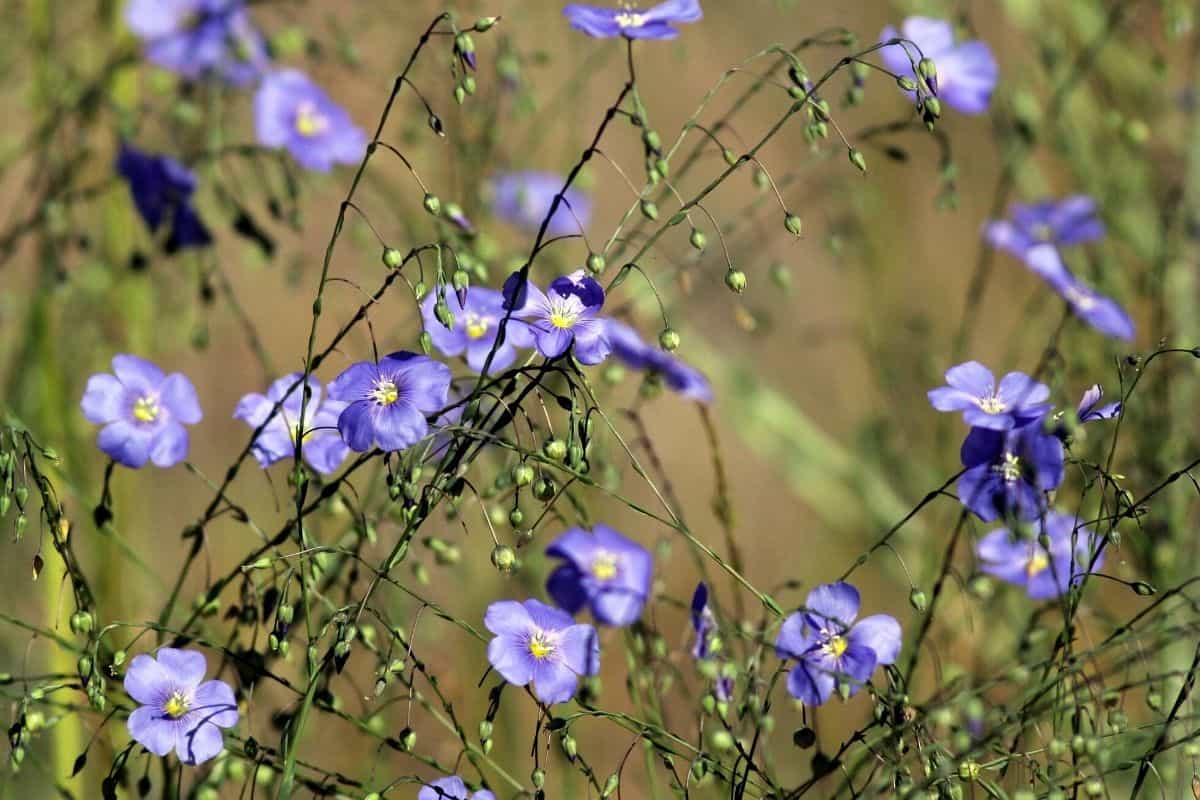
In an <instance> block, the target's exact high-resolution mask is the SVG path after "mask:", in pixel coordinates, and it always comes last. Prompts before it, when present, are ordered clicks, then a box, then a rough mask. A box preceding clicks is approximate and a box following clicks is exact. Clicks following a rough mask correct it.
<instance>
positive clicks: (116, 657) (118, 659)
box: [112, 650, 126, 667]
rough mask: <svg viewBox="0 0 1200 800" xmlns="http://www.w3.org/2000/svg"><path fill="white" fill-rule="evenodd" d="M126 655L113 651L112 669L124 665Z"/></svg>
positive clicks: (121, 651)
mask: <svg viewBox="0 0 1200 800" xmlns="http://www.w3.org/2000/svg"><path fill="white" fill-rule="evenodd" d="M125 656H126V653H125V651H124V650H115V651H113V654H112V663H113V666H114V667H119V666H121V665H122V664H124V663H125Z"/></svg>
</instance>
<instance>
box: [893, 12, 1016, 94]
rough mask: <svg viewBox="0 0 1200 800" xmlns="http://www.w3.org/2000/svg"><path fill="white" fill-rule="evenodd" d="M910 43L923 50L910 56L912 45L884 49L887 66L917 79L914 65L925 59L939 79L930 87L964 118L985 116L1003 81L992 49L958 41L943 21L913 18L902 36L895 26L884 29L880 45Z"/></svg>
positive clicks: (975, 42)
mask: <svg viewBox="0 0 1200 800" xmlns="http://www.w3.org/2000/svg"><path fill="white" fill-rule="evenodd" d="M896 38H900V39H907V40H909V41H910V42H913V43H914V44H916V46H917V47H918V48H920V53H917V52H910V49H911V46H910V45H903V44H898V45H893V46H891V47H885V48H883V53H882V56H883V63H884V65H885V66H887V68H888V69H889V70H891V71H892V72H893V73H895V74H897V75H905V76H908V77H911V78H913V79H916V77H917V75H916V72H914V70H913V63H914V62H919V61H920V60H921V59H922V58H928V59H932V61H933V63H934V64H935V65H936V68H937V77H936V78H935V79H934V80H932V81H931V83H932V84H933V85H932V86H930V88H931V89H933V91H934V94H936V95H937V97H938V98H939V99H940V100H942V101H943V102H945V103H946V105H948V106H950V107H951V108H953V109H955V110H956V111H961V112H962V113H964V114H982V113H983V112H984V111H986V110H987V107H988V103H989V102H991V99H992V92H993V90H995V88H996V82H997V81H998V80H999V77H1000V70H999V68H998V67H997V66H996V59H995V57H994V56H993V55H992V51H991V49H990V48H989V47H988V46H987V45H986V44H985V43H984V42H981V41H969V42H959V43H957V44H956V43H955V41H954V26H953V25H951V24H950V23H949V22H946V21H945V20H941V19H932V18H930V17H909V18H908V19H906V20H904V22H903V23H901V25H900V31H899V33H897V32H896V29H895V28H893V27H892V26H890V25H889V26H888V27H886V28H884V29H883V33H882V34H881V35H880V41H883V42H887V41H890V40H892V39H896Z"/></svg>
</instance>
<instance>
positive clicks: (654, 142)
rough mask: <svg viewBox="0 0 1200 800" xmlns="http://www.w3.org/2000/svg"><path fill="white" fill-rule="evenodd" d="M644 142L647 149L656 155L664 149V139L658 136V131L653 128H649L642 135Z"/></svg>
mask: <svg viewBox="0 0 1200 800" xmlns="http://www.w3.org/2000/svg"><path fill="white" fill-rule="evenodd" d="M642 141H643V142H644V143H645V145H646V148H647V149H649V150H653V151H654V152H656V153H657V152H658V151H659V150H661V149H662V137H661V136H659V135H658V131H656V130H654V129H652V128H647V129H646V130H645V131H644V132H643V133H642Z"/></svg>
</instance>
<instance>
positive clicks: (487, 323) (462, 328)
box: [421, 286, 533, 372]
mask: <svg viewBox="0 0 1200 800" xmlns="http://www.w3.org/2000/svg"><path fill="white" fill-rule="evenodd" d="M445 298H446V306H447V308H448V309H449V310H450V313H451V314H453V315H454V324H453V326H452V327H450V328H446V326H445V325H443V324H442V323H441V322H440V321H439V320H438V318H437V315H436V313H435V307H436V305H437V300H438V295H437V293H436V292H430V293H429V295H428V296H427V297H426V298H425V300H424V301H423V302H422V303H421V316H422V317H423V318H424V320H425V330H427V331H429V337H430V338H431V339H432V340H433V346H434V347H436V348H437V349H438V351H439V352H441V353H442V354H443V355H447V356H460V355H463V354H464V353H465V354H466V357H467V365H468V366H470V367H471V369H473V370H475V371H476V372H479V371H480V370H482V369H483V365H484V363H485V362H486V361H487V357H488V354H489V353H490V352H491V351H492V348H493V347H494V346H495V344H496V336H497V334H498V333H499V332H500V325H501V323H502V322H503V320H504V318H505V315H506V312H505V309H504V297H503V295H501V294H500V292H497V291H496V290H495V289H485V288H482V287H476V286H472V287H470V288H468V289H467V290H466V303H462V304H460V303H459V298H458V293H457V292H454V291H447V292H446V294H445ZM532 346H533V333H532V332H531V331H530V328H529V326H528V325H526V324H525V323H524V322H522V321H520V320H518V319H516V318H515V317H510V318H509V321H508V324H507V325H506V326H505V328H504V344H502V345H501V346H500V347H499V348H497V350H496V355H495V357H494V358H493V359H492V364H491V369H497V370H502V369H505V368H506V367H508V366H509V365H510V364H512V363H513V361H514V360H516V357H517V348H518V347H532Z"/></svg>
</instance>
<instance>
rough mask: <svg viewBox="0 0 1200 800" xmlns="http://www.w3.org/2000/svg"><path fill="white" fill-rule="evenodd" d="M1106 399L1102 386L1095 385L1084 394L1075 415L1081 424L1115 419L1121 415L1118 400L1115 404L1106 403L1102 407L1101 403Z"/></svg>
mask: <svg viewBox="0 0 1200 800" xmlns="http://www.w3.org/2000/svg"><path fill="white" fill-rule="evenodd" d="M1103 398H1104V389H1103V387H1101V386H1100V384H1098V383H1095V384H1092V386H1091V387H1090V388H1089V389H1088V390H1087V391H1086V392H1084V393H1083V397H1082V398H1080V400H1079V408H1077V409H1076V411H1075V414H1076V416H1077V417H1078V419H1079V421H1080V422H1091V421H1092V420H1098V419H1113V418H1114V417H1117V416H1120V414H1121V402H1120V401H1119V400H1118V401H1117V402H1115V403H1105V404H1104V405H1100V401H1101V400H1102V399H1103Z"/></svg>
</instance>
